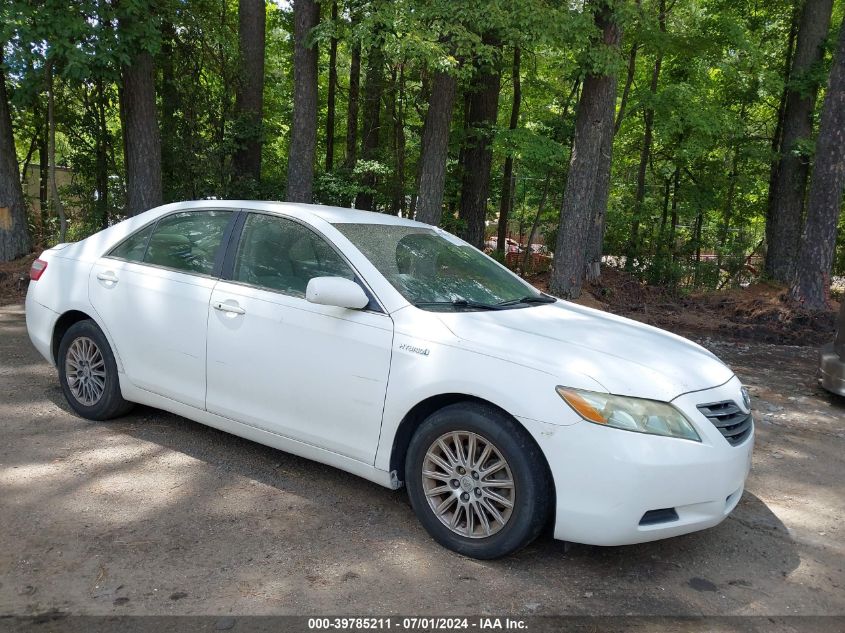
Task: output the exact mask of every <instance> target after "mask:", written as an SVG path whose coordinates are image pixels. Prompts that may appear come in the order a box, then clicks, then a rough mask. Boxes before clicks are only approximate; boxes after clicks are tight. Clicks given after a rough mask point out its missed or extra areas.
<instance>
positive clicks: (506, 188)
mask: <svg viewBox="0 0 845 633" xmlns="http://www.w3.org/2000/svg"><path fill="white" fill-rule="evenodd" d="M519 72H520V50H519V47H518V46H515V47H514V49H513V105H512V106H511V120H510V124H509V125H508V129H509V130H511V131H513V130H515V129H516V128H517V126H518V125H519V107H520V104H521V103H522V85H521V84H520V77H519ZM513 180H514V179H513V154H511V153H510V152H508V155H507V157H505V166H504V168H503V169H502V199H501V201H500V202H499V226H498V231H497V234H496V235H497V237H496V239H497V242H496V250H498V251H499V253H500V254H501V256H502V261H504V258H505V253H507V248H506V246H507V244H506V243H507V237H508V221H509V220H510V213H511V211H512V210H513V195H512V194H513V184H514V182H513Z"/></svg>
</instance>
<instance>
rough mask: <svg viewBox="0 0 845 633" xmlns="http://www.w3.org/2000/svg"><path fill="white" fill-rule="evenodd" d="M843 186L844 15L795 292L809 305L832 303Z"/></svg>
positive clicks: (794, 295) (818, 144) (795, 296)
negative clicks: (831, 280) (837, 232)
mask: <svg viewBox="0 0 845 633" xmlns="http://www.w3.org/2000/svg"><path fill="white" fill-rule="evenodd" d="M843 187H845V19H843V22H842V26H841V27H840V29H839V44H838V46H837V50H836V54H835V56H834V60H833V66H832V68H831V69H830V77H829V78H828V82H827V92H826V94H825V99H824V105H823V106H822V114H821V123H820V125H819V139H818V141H817V142H816V157H815V164H814V167H813V181H812V183H811V184H810V196H809V199H808V201H807V223H806V227H805V229H804V236H803V240H802V242H801V248H800V252H799V256H798V266H797V275H796V280H795V283H794V284H793V286H792V298H793V299H795V300H796V301H799V302H801V303H802V304H803V305H804V307H805V308H809V309H811V310H821V309H823V308H826V307H828V306H829V305H830V294H829V293H830V270H831V266H832V264H833V253H834V250H835V248H836V227H837V224H838V222H839V213H840V211H841V209H842V190H843Z"/></svg>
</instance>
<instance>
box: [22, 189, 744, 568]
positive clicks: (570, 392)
mask: <svg viewBox="0 0 845 633" xmlns="http://www.w3.org/2000/svg"><path fill="white" fill-rule="evenodd" d="M30 276H31V280H32V281H31V283H30V285H29V292H28V294H27V298H26V320H27V328H28V330H29V335H30V338H31V339H32V342H33V343H34V345H35V347H36V348H38V351H39V352H40V353H41V354H42V355H43V356H44V357H45V358H46V359H47V360H48V361H50V362H51V363H53V364H55V366H56V367H57V369H58V374H59V380H60V382H61V387H62V389H63V391H64V394H65V396H66V397H67V400H68V403H69V404H70V406H71V407H72V408H73V410H74V411H76V412H77V413H78V414H79V415H81V416H83V417H85V418H89V419H92V420H105V419H109V418H113V417H116V416H119V415H121V414H123V413H125V412H126V411H128V409H129V408H130V407H131V406H132V403H142V404H145V405H149V406H153V407H158V408H160V409H164V410H167V411H171V412H173V413H176V414H179V415H182V416H185V417H187V418H190V419H192V420H195V421H197V422H201V423H203V424H207V425H209V426H212V427H215V428H218V429H222V430H224V431H227V432H230V433H234V434H235V435H240V436H242V437H245V438H248V439H250V440H254V441H256V442H260V443H262V444H267V445H269V446H272V447H275V448H277V449H281V450H283V451H287V452H289V453H294V454H296V455H301V456H303V457H306V458H309V459H313V460H316V461H319V462H323V463H325V464H329V465H331V466H334V467H337V468H340V469H342V470H345V471H348V472H350V473H353V474H355V475H359V476H361V477H365V478H367V479H369V480H371V481H374V482H376V483H378V484H381V485H382V486H386V487H388V488H393V489H396V488H399V487H401V486H403V485H404V486H406V487H407V489H408V495H409V497H410V500H411V504H412V506H413V508H414V511H415V512H416V515H417V517H418V518H419V520H420V522H421V523H422V524H423V526H424V527H425V529H426V530H427V531H428V532H429V533H430V534H431V536H432V537H433V538H434V539H436V540H437V541H438V542H439V543H441V544H442V545H444V546H446V547H449V548H451V549H453V550H455V551H457V552H460V553H462V554H465V555H468V556H473V557H477V558H493V557H497V556H503V555H505V554H508V553H510V552H513V551H514V550H516V549H518V548H520V547H522V546H524V545H526V544H527V543H529V542H530V541H531V540H532V539H534V538H535V537H536V536H537V535H538V534H539V533H540V531H541V530H542V529H543V527H544V526H545V525H547V524H548V522H549V521H553V523H554V535H555V537H556V538H558V539H563V540H566V541H571V542H577V543H588V544H594V545H623V544H630V543H640V542H644V541H652V540H656V539H661V538H665V537H670V536H676V535H679V534H685V533H688V532H693V531H695V530H700V529H703V528H708V527H711V526H714V525H716V524H717V523H719V522H720V521H722V520H723V519H724V518H725V517H726V516H727V515H728V514H729V513H730V512H731V511H732V510H733V508H734V507H735V506H736V504H737V503H738V501H739V499H740V496H741V495H742V491H743V486H744V483H745V479H746V476H747V475H748V471H749V468H750V463H751V453H752V446H753V443H754V428H753V422H752V416H751V410H750V400H749V397H748V392H747V391H746V390H745V389H744V388H743V387H742V385H741V383H740V381H739V379H738V378H737V377H736V376H735V375H734V373H733V372H732V371H731V370H730V369H729V368H728V367H727V366H726V365H725V364H724V363H722V362H721V361H720V360H719V359H718V358H716V357H715V356H714V355H713V354H711V353H710V352H708V351H707V350H705V349H704V348H702V347H700V346H698V345H696V344H694V343H692V342H690V341H687V340H685V339H683V338H681V337H679V336H675V335H674V334H670V333H668V332H664V331H661V330H658V329H656V328H653V327H650V326H647V325H643V324H640V323H637V322H634V321H630V320H628V319H624V318H621V317H618V316H613V315H611V314H606V313H604V312H600V311H597V310H592V309H590V308H586V307H583V306H580V305H575V304H572V303H568V302H566V301H561V300H556V299H555V298H554V297H551V296H549V295H546V294H543V293H541V292H539V291H538V290H536V289H535V288H533V287H532V286H531V285H529V284H528V283H526V282H525V281H523V280H522V279H520V278H519V277H518V276H516V275H514V274H513V273H511V272H510V271H508V270H507V269H506V268H504V267H503V266H501V265H499V264H498V263H496V262H495V261H494V260H492V259H490V258H489V257H487V256H486V255H484V254H483V253H481V252H480V251H478V250H476V249H475V248H473V247H472V246H470V245H469V244H467V243H465V242H463V241H462V240H460V239H458V238H456V237H454V236H453V235H451V234H449V233H447V232H445V231H443V230H441V229H439V228H435V227H432V226H429V225H427V224H421V223H419V222H414V221H411V220H406V219H401V218H397V217H392V216H387V215H382V214H378V213H371V212H366V211H356V210H351V209H340V208H334V207H324V206H317V205H304V204H287V203H276V202H247V201H219V200H215V201H197V202H185V203H176V204H170V205H165V206H162V207H158V208H156V209H152V210H151V211H147V212H146V213H143V214H141V215H139V216H136V217H133V218H130V219H128V220H125V221H123V222H121V223H119V224H116V225H114V226H112V227H110V228H107V229H105V230H104V231H101V232H99V233H97V234H95V235H92V236H91V237H89V238H87V239H84V240H82V241H80V242H76V243H73V244H60V245H58V246H56V247H54V248H51V249H49V250H47V251H45V252H44V253H43V254H42V255H41V256H40V257H39V258H38V259H37V260H35V262H34V263H33V265H32V269H31V272H30ZM361 501H362V503H366V500H365V499H362V500H361Z"/></svg>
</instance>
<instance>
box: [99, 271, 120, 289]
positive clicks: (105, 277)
mask: <svg viewBox="0 0 845 633" xmlns="http://www.w3.org/2000/svg"><path fill="white" fill-rule="evenodd" d="M97 279H99V280H100V281H102V282H105V283H106V284H107V285H112V286H113V285H114V284H116V283H117V275H115V274H114V273H113V272H112V271H110V270H109V271H106V272H104V273H97Z"/></svg>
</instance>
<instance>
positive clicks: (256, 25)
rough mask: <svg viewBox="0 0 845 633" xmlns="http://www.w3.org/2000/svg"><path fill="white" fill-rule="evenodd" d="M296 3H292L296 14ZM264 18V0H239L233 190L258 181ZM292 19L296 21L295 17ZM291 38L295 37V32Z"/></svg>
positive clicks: (248, 188) (248, 187)
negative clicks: (237, 128) (235, 146)
mask: <svg viewBox="0 0 845 633" xmlns="http://www.w3.org/2000/svg"><path fill="white" fill-rule="evenodd" d="M298 4H299V3H294V13H295V14H296V6H297V5H298ZM266 21H267V17H266V7H265V5H264V0H240V2H239V3H238V75H237V82H236V84H235V86H236V88H235V89H236V93H235V119H236V121H237V122H238V127H239V130H238V131H239V133H238V135H237V137H238V138H237V143H238V145H237V148H236V149H235V153H234V155H233V156H232V177H233V180H234V183H235V188H236V190H238V189H241V190H244V189H245V191H243V192H242V193H249V192H250V191H251V190H253V189H254V186H250V185H249V184H248V183H249V182H250V181H252V183H257V182H260V181H261V145H262V131H261V128H262V118H263V110H264V43H265V30H266ZM294 21H296V18H295V17H294ZM294 40H295V41H296V40H297V38H296V36H295V35H294ZM294 58H296V54H294ZM294 64H296V61H294ZM297 85H298V82H297ZM294 99H296V95H294ZM294 116H295V115H294ZM238 193H241V192H238Z"/></svg>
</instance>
